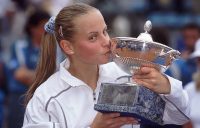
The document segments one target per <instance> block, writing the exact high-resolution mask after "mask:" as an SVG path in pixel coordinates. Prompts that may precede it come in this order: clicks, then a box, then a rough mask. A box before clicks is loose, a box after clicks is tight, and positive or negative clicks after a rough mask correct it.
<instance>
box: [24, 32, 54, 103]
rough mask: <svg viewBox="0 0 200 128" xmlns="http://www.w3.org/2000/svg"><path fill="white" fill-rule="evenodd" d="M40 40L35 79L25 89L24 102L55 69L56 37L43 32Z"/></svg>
mask: <svg viewBox="0 0 200 128" xmlns="http://www.w3.org/2000/svg"><path fill="white" fill-rule="evenodd" d="M41 41H42V42H41V51H40V58H39V63H38V64H37V68H36V76H35V80H34V82H33V84H32V85H31V86H30V88H29V90H28V91H27V94H26V100H25V104H27V103H28V101H29V100H30V99H31V98H32V96H33V94H34V92H35V90H36V89H37V88H38V87H39V86H40V85H41V84H42V83H43V82H45V81H46V80H47V79H48V78H49V77H50V76H51V75H52V74H53V73H54V72H55V71H56V39H55V36H54V34H49V33H47V32H45V33H44V35H43V37H42V40H41Z"/></svg>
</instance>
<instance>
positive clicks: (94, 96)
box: [93, 91, 97, 102]
mask: <svg viewBox="0 0 200 128" xmlns="http://www.w3.org/2000/svg"><path fill="white" fill-rule="evenodd" d="M96 99H97V98H96V92H95V91H93V101H95V102H96Z"/></svg>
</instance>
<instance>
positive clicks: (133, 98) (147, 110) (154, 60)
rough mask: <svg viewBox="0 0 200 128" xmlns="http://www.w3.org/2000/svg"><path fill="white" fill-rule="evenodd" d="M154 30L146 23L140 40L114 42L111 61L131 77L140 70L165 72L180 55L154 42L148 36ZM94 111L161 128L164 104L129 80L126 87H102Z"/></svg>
mask: <svg viewBox="0 0 200 128" xmlns="http://www.w3.org/2000/svg"><path fill="white" fill-rule="evenodd" d="M151 28H152V24H151V22H150V21H147V22H146V23H145V25H144V31H145V32H144V33H141V34H140V35H139V36H138V37H137V38H132V37H115V38H112V39H111V41H112V42H113V43H115V45H116V48H115V49H114V50H113V51H112V60H113V61H114V62H115V63H116V64H117V65H118V66H119V67H120V68H121V69H122V70H123V71H125V72H126V73H128V74H130V76H132V75H133V74H134V72H136V71H137V70H139V69H140V67H141V66H149V67H154V68H155V69H157V70H159V71H161V72H164V71H165V70H166V69H167V68H168V67H169V66H170V64H171V63H172V61H173V60H174V59H176V58H177V57H179V56H180V52H179V51H177V50H174V49H173V48H171V47H168V46H166V45H163V44H161V43H158V42H154V41H153V39H152V37H151V35H150V34H149V31H150V30H151ZM125 77H126V76H125ZM119 79H120V78H119ZM94 109H95V110H97V111H100V112H103V113H110V112H119V113H120V114H121V116H132V117H135V118H137V119H138V120H139V122H140V123H141V124H160V125H162V124H163V114H164V109H165V101H164V100H163V99H162V98H161V96H160V95H159V94H157V93H155V92H152V91H151V90H149V89H147V88H145V87H143V86H141V85H138V84H137V83H135V82H133V83H131V84H130V81H129V80H127V82H125V83H102V85H101V89H100V94H99V97H98V101H97V104H95V106H94Z"/></svg>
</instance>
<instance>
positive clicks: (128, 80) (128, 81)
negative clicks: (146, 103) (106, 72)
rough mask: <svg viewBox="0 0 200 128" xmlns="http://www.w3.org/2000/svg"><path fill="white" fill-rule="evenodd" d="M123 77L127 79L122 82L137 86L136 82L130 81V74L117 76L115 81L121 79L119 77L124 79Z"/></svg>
mask: <svg viewBox="0 0 200 128" xmlns="http://www.w3.org/2000/svg"><path fill="white" fill-rule="evenodd" d="M124 78H127V81H125V82H123V83H124V84H127V85H131V86H137V85H138V84H137V83H136V82H134V81H132V79H131V78H132V76H131V75H127V76H121V77H118V78H117V79H116V82H117V81H119V80H121V79H124Z"/></svg>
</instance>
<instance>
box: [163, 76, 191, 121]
mask: <svg viewBox="0 0 200 128" xmlns="http://www.w3.org/2000/svg"><path fill="white" fill-rule="evenodd" d="M167 77H168V79H169V82H170V85H171V92H170V94H168V95H162V96H163V99H164V100H165V101H166V106H165V111H164V116H163V121H164V124H177V125H182V124H184V123H186V122H188V121H189V118H188V116H189V98H188V94H187V92H186V91H185V90H183V87H182V82H181V81H179V80H176V79H174V78H172V77H169V76H167Z"/></svg>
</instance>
